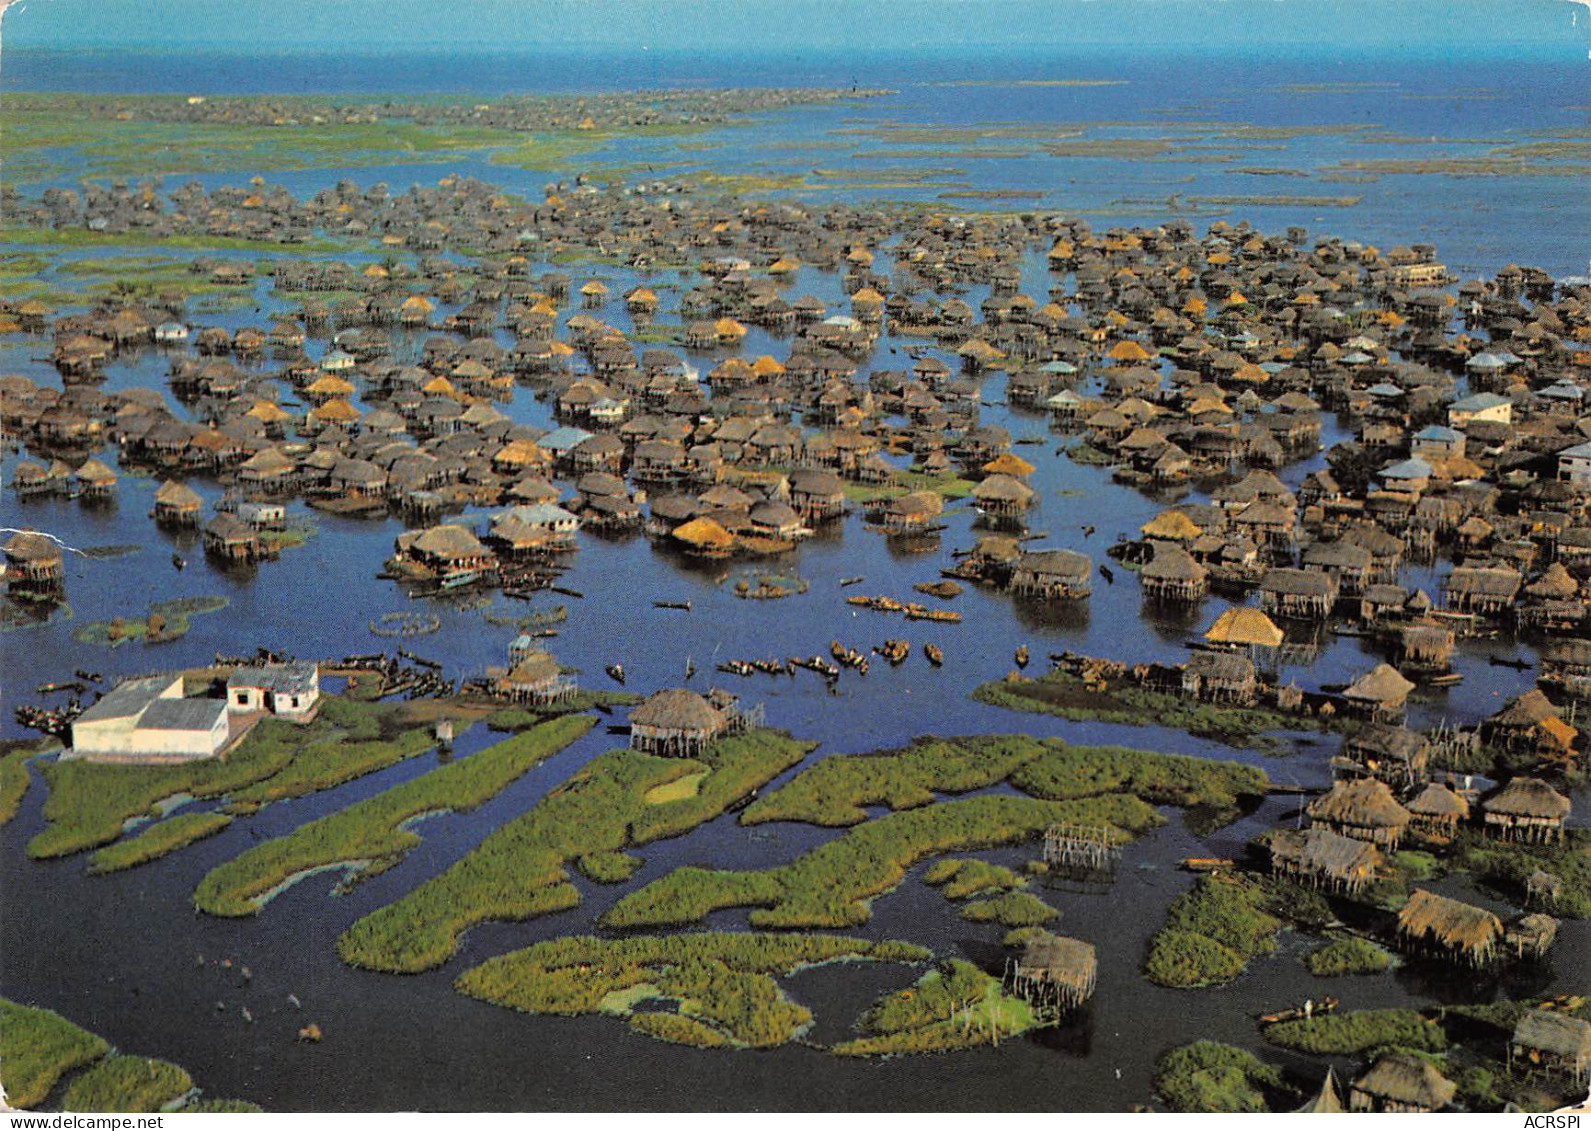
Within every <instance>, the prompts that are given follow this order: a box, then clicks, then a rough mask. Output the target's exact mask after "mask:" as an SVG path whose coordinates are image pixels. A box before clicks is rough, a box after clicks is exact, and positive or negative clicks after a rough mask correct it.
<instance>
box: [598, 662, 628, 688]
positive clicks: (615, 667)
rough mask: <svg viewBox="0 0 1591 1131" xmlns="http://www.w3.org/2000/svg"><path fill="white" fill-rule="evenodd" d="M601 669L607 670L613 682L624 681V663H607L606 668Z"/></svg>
mask: <svg viewBox="0 0 1591 1131" xmlns="http://www.w3.org/2000/svg"><path fill="white" fill-rule="evenodd" d="M603 671H605V672H607V673H608V675H609V676H610V677H611V678H612V679H613V681H614V682H615V683H623V682H624V665H623V664H609V665H608V666H607V667H606V668H604V669H603Z"/></svg>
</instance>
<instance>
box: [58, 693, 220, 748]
mask: <svg viewBox="0 0 1591 1131" xmlns="http://www.w3.org/2000/svg"><path fill="white" fill-rule="evenodd" d="M230 733H231V732H230V727H229V722H228V718H227V709H226V704H225V703H223V702H222V701H221V700H219V699H184V698H183V697H182V677H181V676H150V677H147V678H143V679H130V680H126V681H124V682H122V683H120V684H118V685H117V686H116V687H114V688H112V689H111V690H110V691H109V692H107V693H106V694H105V695H104V696H102V697H101V698H100V700H99V702H97V703H95V704H94V705H93V706H91V707H89V708H88V710H86V711H84V712H83V713H82V714H81V715H79V716H78V717H77V718H76V719H75V720H74V721H73V723H72V748H71V751H70V752H69V755H63V756H70V757H72V758H82V759H85V760H87V761H94V762H182V761H189V760H192V759H197V758H213V757H215V756H216V755H217V754H219V753H220V752H221V750H222V748H223V747H225V746H226V744H227V739H228V738H229V737H230Z"/></svg>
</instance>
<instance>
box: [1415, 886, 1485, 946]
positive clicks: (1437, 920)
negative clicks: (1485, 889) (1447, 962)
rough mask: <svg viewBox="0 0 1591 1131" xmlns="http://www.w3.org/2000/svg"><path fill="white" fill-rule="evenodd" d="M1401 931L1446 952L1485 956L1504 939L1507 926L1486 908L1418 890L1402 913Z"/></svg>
mask: <svg viewBox="0 0 1591 1131" xmlns="http://www.w3.org/2000/svg"><path fill="white" fill-rule="evenodd" d="M1398 931H1399V933H1401V934H1405V935H1408V936H1410V937H1411V938H1415V939H1421V938H1428V939H1429V940H1430V941H1431V942H1433V943H1436V944H1437V945H1439V946H1441V947H1442V948H1443V949H1446V950H1454V951H1467V952H1470V953H1473V954H1484V953H1485V952H1486V951H1487V950H1489V949H1490V948H1491V947H1492V946H1493V945H1494V944H1495V943H1496V941H1497V940H1498V939H1500V938H1502V937H1503V923H1502V920H1501V919H1499V918H1497V916H1496V915H1493V914H1492V913H1491V912H1490V911H1488V910H1486V909H1485V908H1484V907H1475V906H1474V905H1472V904H1468V903H1461V902H1459V901H1458V900H1456V899H1449V898H1448V897H1447V896H1445V895H1437V894H1436V893H1435V892H1433V891H1426V890H1425V889H1424V888H1416V889H1415V890H1414V893H1413V894H1412V895H1410V896H1409V901H1408V902H1407V903H1405V904H1404V905H1403V910H1401V911H1399V912H1398Z"/></svg>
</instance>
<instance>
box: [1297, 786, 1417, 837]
mask: <svg viewBox="0 0 1591 1131" xmlns="http://www.w3.org/2000/svg"><path fill="white" fill-rule="evenodd" d="M1305 811H1306V812H1307V813H1308V814H1309V818H1310V820H1311V821H1314V822H1317V823H1319V824H1322V825H1325V826H1326V827H1327V828H1329V829H1332V830H1334V831H1336V832H1339V833H1341V834H1342V835H1343V836H1351V837H1354V838H1355V839H1357V840H1367V841H1370V842H1371V843H1372V844H1378V845H1383V846H1386V847H1388V848H1396V847H1397V844H1398V841H1399V840H1400V839H1401V838H1402V836H1403V829H1404V827H1405V826H1406V825H1408V823H1409V811H1408V810H1407V809H1405V808H1404V807H1403V806H1402V805H1400V804H1398V799H1397V798H1396V797H1394V796H1393V795H1392V790H1391V789H1389V788H1388V787H1387V783H1386V782H1384V781H1380V780H1378V779H1376V778H1358V779H1356V780H1354V781H1339V782H1337V783H1336V784H1335V785H1333V786H1332V787H1331V791H1330V792H1329V793H1327V794H1325V795H1324V796H1322V797H1317V798H1315V799H1314V800H1313V801H1311V802H1310V803H1309V805H1308V806H1307V808H1306V810H1305Z"/></svg>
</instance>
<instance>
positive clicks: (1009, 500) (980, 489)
mask: <svg viewBox="0 0 1591 1131" xmlns="http://www.w3.org/2000/svg"><path fill="white" fill-rule="evenodd" d="M972 497H973V499H974V500H975V501H976V503H977V506H978V510H979V511H981V512H982V513H984V514H985V515H988V516H989V517H991V518H1016V517H1018V516H1020V515H1021V514H1022V512H1023V511H1025V510H1027V509H1028V508H1029V507H1031V506H1032V505H1033V502H1034V500H1035V499H1037V498H1038V494H1037V492H1035V491H1034V490H1033V488H1031V487H1029V486H1028V485H1027V484H1026V483H1023V482H1022V481H1021V480H1020V479H1017V478H1015V477H1013V476H1010V475H1005V474H1001V473H996V474H993V475H990V476H988V477H987V478H985V479H983V480H982V481H981V482H979V483H978V485H977V486H976V487H974V488H973V489H972Z"/></svg>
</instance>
